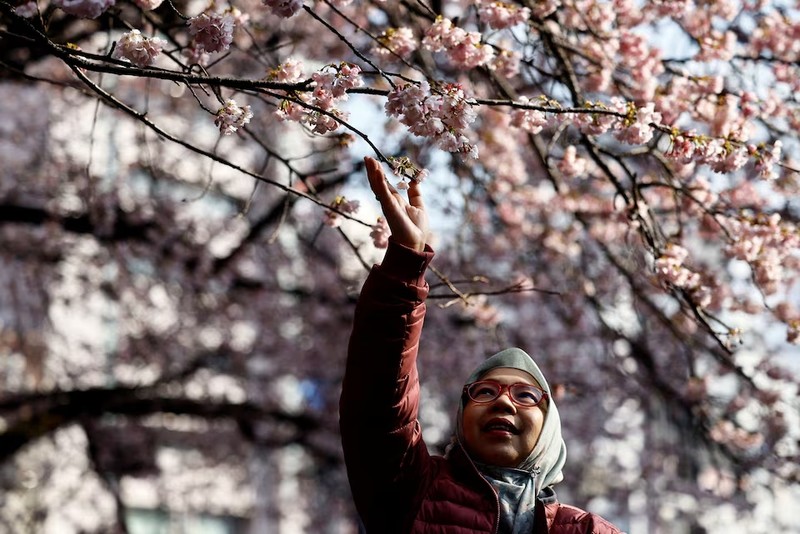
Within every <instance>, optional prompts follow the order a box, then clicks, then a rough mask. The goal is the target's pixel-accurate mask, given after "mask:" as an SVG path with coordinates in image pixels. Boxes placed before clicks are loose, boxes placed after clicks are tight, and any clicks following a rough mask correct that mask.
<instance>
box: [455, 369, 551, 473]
mask: <svg viewBox="0 0 800 534" xmlns="http://www.w3.org/2000/svg"><path fill="white" fill-rule="evenodd" d="M489 379H491V380H495V381H497V382H500V383H501V384H503V385H509V384H514V383H517V382H523V383H525V384H532V385H535V386H538V384H537V383H536V381H535V380H534V379H533V377H532V376H531V375H529V374H528V373H526V372H525V371H522V370H519V369H513V368H509V367H498V368H495V369H492V370H491V371H489V372H488V373H486V374H485V375H483V376H481V378H480V380H489ZM546 405H547V399H544V400H542V402H540V403H539V404H538V405H537V406H532V407H524V406H518V405H516V404H514V403H513V402H511V397H510V396H509V393H508V390H507V389H506V390H504V391H503V392H502V394H501V395H500V396H499V397H497V398H496V399H495V400H493V401H491V402H489V403H486V404H479V403H476V402H474V401H472V400H471V399H467V400H466V405H465V406H464V410H463V414H462V415H463V419H462V430H463V432H464V446H465V447H466V449H467V452H468V453H469V455H470V456H471V457H472V458H473V459H475V460H477V461H478V462H481V463H484V464H489V465H496V466H501V467H517V466H518V465H519V464H520V463H521V462H522V461H523V460H525V458H527V457H528V455H529V454H530V453H531V451H532V450H533V447H534V445H536V441H537V440H538V439H539V434H540V433H541V431H542V425H543V424H544V418H545V411H544V410H546Z"/></svg>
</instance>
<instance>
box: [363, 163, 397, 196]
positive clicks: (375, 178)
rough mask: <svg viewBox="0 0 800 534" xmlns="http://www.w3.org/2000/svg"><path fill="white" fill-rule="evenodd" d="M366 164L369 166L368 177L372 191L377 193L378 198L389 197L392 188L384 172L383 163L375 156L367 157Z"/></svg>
mask: <svg viewBox="0 0 800 534" xmlns="http://www.w3.org/2000/svg"><path fill="white" fill-rule="evenodd" d="M364 165H365V166H366V168H367V179H368V180H369V186H370V188H371V189H372V192H373V193H375V198H376V199H378V200H383V199H384V198H388V196H389V195H391V190H390V189H389V184H388V182H387V181H386V175H384V174H383V169H382V168H381V164H380V163H378V161H377V160H375V159H373V158H370V157H365V158H364Z"/></svg>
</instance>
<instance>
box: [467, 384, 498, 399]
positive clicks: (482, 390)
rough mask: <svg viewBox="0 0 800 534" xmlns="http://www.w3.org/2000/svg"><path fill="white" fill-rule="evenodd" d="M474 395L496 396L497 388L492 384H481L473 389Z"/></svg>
mask: <svg viewBox="0 0 800 534" xmlns="http://www.w3.org/2000/svg"><path fill="white" fill-rule="evenodd" d="M472 395H473V396H475V397H494V396H495V395H497V389H495V388H493V387H491V386H480V387H477V388H475V389H474V390H473V392H472Z"/></svg>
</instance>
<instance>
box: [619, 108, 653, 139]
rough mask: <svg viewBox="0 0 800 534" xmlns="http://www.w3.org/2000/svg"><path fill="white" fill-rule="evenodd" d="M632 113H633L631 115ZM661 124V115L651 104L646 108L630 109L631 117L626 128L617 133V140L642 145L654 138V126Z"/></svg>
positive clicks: (626, 123)
mask: <svg viewBox="0 0 800 534" xmlns="http://www.w3.org/2000/svg"><path fill="white" fill-rule="evenodd" d="M631 111H632V112H633V113H631ZM660 123H661V114H660V113H659V112H657V111H655V105H654V104H653V103H652V102H651V103H649V104H647V105H646V106H644V107H640V108H636V107H634V106H630V107H629V117H628V119H627V120H626V121H625V123H624V127H623V128H622V129H620V130H619V131H618V132H617V138H618V139H619V140H620V141H624V142H625V143H630V144H633V145H641V144H644V143H647V142H648V141H650V139H652V138H653V126H654V124H655V125H658V124H660Z"/></svg>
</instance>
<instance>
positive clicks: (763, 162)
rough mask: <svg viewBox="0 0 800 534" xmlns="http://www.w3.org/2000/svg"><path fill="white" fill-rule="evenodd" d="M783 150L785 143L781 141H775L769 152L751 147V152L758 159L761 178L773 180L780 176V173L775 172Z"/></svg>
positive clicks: (757, 164)
mask: <svg viewBox="0 0 800 534" xmlns="http://www.w3.org/2000/svg"><path fill="white" fill-rule="evenodd" d="M782 148H783V143H782V142H781V141H780V140H778V141H775V143H773V145H772V148H770V149H769V150H767V149H766V148H763V149H758V148H756V147H753V146H751V147H750V152H751V153H752V154H753V155H754V156H755V158H756V165H755V167H756V170H757V171H758V175H759V176H760V177H761V178H763V179H765V180H772V179H774V178H776V177H777V176H778V173H777V172H776V171H775V164H776V163H777V162H779V161H780V159H781V150H782Z"/></svg>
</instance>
